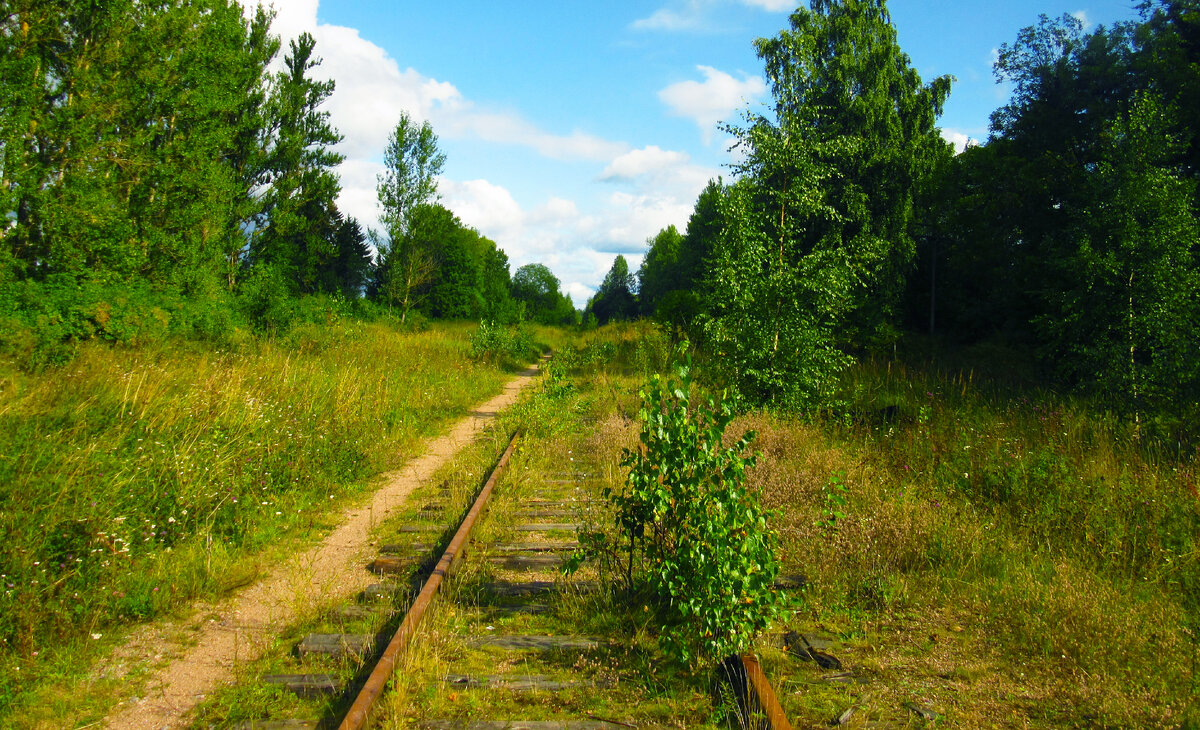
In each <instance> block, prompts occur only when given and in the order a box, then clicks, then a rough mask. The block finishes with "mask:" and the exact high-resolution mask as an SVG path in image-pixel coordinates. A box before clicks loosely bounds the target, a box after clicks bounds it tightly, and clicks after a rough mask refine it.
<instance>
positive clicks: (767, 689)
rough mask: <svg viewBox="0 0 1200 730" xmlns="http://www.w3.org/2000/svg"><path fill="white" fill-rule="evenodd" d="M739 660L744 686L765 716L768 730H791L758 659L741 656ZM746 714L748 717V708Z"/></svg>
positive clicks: (747, 655) (751, 655)
mask: <svg viewBox="0 0 1200 730" xmlns="http://www.w3.org/2000/svg"><path fill="white" fill-rule="evenodd" d="M741 659H742V666H743V667H745V669H746V685H747V686H748V687H749V688H750V691H751V693H752V694H753V695H754V699H755V700H757V702H758V707H759V709H761V710H762V712H763V715H765V716H766V721H767V727H768V728H769V730H792V724H791V723H790V722H788V719H787V716H785V715H784V714H783V708H782V707H780V706H779V700H777V699H776V698H775V691H774V690H772V689H771V683H770V682H768V681H767V675H766V674H764V673H763V670H762V665H760V664H759V663H758V657H756V656H754V655H753V654H742V656H741ZM746 714H747V715H749V708H747V713H746Z"/></svg>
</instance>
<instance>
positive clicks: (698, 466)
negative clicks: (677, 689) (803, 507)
mask: <svg viewBox="0 0 1200 730" xmlns="http://www.w3.org/2000/svg"><path fill="white" fill-rule="evenodd" d="M684 347H685V348H686V343H685V345H684ZM676 372H677V374H678V380H676V379H674V378H663V377H662V376H660V375H655V376H653V377H652V378H651V380H650V382H649V383H648V384H647V386H646V387H645V388H643V389H642V391H641V397H642V408H641V410H640V412H639V418H640V420H641V423H642V428H641V448H639V449H637V450H632V451H631V450H628V449H627V450H625V452H624V455H623V458H622V462H621V463H622V466H626V467H628V468H629V474H628V477H627V479H626V483H625V487H624V489H623V490H622V491H620V492H614V491H613V490H612V489H611V488H610V489H606V490H605V496H606V498H607V499H609V500H610V501H611V503H612V504H613V506H614V507H615V508H616V525H617V527H618V528H619V531H620V533H621V535H622V539H623V540H624V542H625V543H626V544H627V546H628V547H627V549H625V551H624V561H625V564H624V566H623V567H624V572H625V576H624V578H625V581H626V582H627V584H628V585H629V587H630V588H632V589H634V590H635V591H638V592H640V593H641V594H642V595H644V596H645V597H646V601H647V604H646V605H647V609H649V608H650V606H651V605H653V610H654V611H655V615H656V618H657V619H658V622H659V626H660V629H661V637H662V643H663V646H664V648H665V649H666V651H667V652H668V653H669V654H670V655H671V656H673V657H674V658H676V659H678V660H680V661H683V662H691V661H700V662H713V661H719V660H720V659H722V658H724V657H726V656H728V655H730V654H734V653H738V652H741V651H743V650H745V649H747V648H748V647H749V646H750V645H751V643H752V641H753V640H754V637H755V635H756V634H757V633H758V632H760V631H762V630H763V629H765V628H766V627H767V626H768V625H770V623H771V621H772V620H773V619H774V617H775V615H776V612H777V610H778V606H779V604H778V598H777V596H776V594H775V592H774V590H773V584H774V582H775V578H776V576H777V574H778V572H779V568H778V563H777V561H776V558H775V545H776V543H777V537H776V535H775V533H774V532H773V531H772V530H771V529H770V528H769V527H768V525H767V513H766V511H765V510H764V508H763V507H762V505H761V503H760V500H759V494H758V493H757V492H755V491H753V490H751V489H750V488H748V487H747V485H746V470H747V469H748V468H750V467H751V466H753V465H754V463H755V461H756V458H757V457H756V456H755V455H753V454H750V455H746V452H747V451H748V450H749V448H750V443H751V441H752V440H753V439H754V433H753V432H747V433H746V434H744V435H743V436H742V437H741V438H740V439H738V440H737V442H735V443H734V444H733V445H732V446H725V445H724V443H723V438H724V433H725V428H726V427H727V426H728V425H729V423H730V422H731V421H732V420H733V418H734V412H735V409H734V402H733V400H732V399H731V398H730V397H729V396H728V395H727V394H722V396H721V398H720V399H719V400H714V399H713V398H712V397H711V396H701V395H699V394H694V393H693V385H692V378H691V366H690V363H687V364H682V365H679V366H678V367H677V368H676ZM584 543H585V545H586V546H587V547H586V548H585V550H584V551H581V552H580V553H579V554H577V555H576V556H575V558H574V559H573V560H572V561H571V562H570V563H569V564H568V568H569V569H575V568H577V567H578V566H579V564H580V563H581V562H582V561H583V560H584V559H586V558H587V557H589V556H594V555H601V554H605V553H607V554H610V555H611V554H612V552H613V547H614V546H613V545H612V544H611V543H610V542H608V541H607V540H606V538H605V537H603V535H600V534H592V535H588V536H585V538H584Z"/></svg>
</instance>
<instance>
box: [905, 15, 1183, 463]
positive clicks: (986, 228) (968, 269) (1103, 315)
mask: <svg viewBox="0 0 1200 730" xmlns="http://www.w3.org/2000/svg"><path fill="white" fill-rule="evenodd" d="M1142 10H1143V13H1144V19H1143V21H1142V22H1140V23H1121V24H1117V25H1114V26H1112V27H1108V28H1105V27H1097V28H1096V29H1094V30H1092V31H1089V32H1085V30H1084V26H1083V24H1082V22H1081V21H1079V20H1078V19H1077V18H1074V17H1071V16H1063V17H1061V18H1057V19H1050V18H1047V17H1045V16H1042V17H1041V18H1040V20H1039V21H1038V22H1037V24H1036V25H1032V26H1030V27H1027V28H1024V29H1022V30H1021V31H1020V32H1019V33H1018V34H1017V38H1016V40H1015V41H1014V42H1013V43H1010V44H1005V45H1004V46H1002V47H1001V49H1000V54H999V57H998V59H997V63H996V68H995V71H996V75H997V77H998V78H1000V79H1003V80H1006V81H1009V82H1011V83H1012V84H1013V86H1014V93H1013V97H1012V99H1011V100H1010V101H1009V103H1007V104H1006V105H1004V106H1003V107H1001V108H1000V109H999V110H997V112H996V113H995V114H994V115H993V117H992V127H993V138H992V139H991V140H990V141H989V142H988V144H987V145H986V146H985V147H983V148H980V149H974V150H969V151H968V152H967V153H964V154H963V155H961V156H960V158H959V159H956V160H955V161H954V162H953V163H951V164H948V165H946V166H945V167H944V169H943V171H942V173H941V175H940V176H939V178H940V179H939V181H938V185H936V186H934V187H933V188H932V189H931V197H930V199H929V202H930V208H931V210H930V211H929V212H928V214H927V215H925V216H923V219H924V220H923V223H924V229H925V230H924V233H925V235H924V236H923V241H922V245H923V248H924V251H923V252H922V255H921V257H920V260H921V262H922V271H921V275H920V276H919V277H918V278H917V279H916V280H915V281H916V282H917V286H918V287H919V290H920V291H919V293H918V292H915V291H914V292H912V296H910V303H911V305H915V306H916V307H920V309H921V310H924V311H923V312H922V314H924V313H925V312H927V313H928V317H929V321H930V326H931V327H933V326H934V324H935V322H936V324H937V325H938V331H939V332H940V333H944V334H945V335H946V336H947V337H950V338H953V339H955V340H957V341H960V342H964V341H965V342H977V341H980V340H984V339H989V338H992V339H1003V340H1007V341H1010V342H1017V343H1022V344H1028V345H1030V346H1031V349H1034V350H1035V351H1036V352H1037V353H1038V355H1039V356H1040V357H1039V361H1040V362H1041V363H1042V364H1044V366H1045V368H1046V369H1047V370H1048V371H1052V372H1053V373H1054V374H1055V375H1056V376H1057V379H1058V382H1059V383H1061V384H1063V385H1065V386H1067V387H1071V388H1076V389H1078V390H1080V391H1081V392H1086V393H1089V394H1093V395H1097V396H1100V398H1101V399H1102V402H1103V404H1104V407H1106V408H1112V409H1114V410H1116V411H1119V412H1121V413H1123V414H1124V415H1125V417H1126V418H1128V419H1129V420H1130V421H1131V422H1132V423H1135V424H1139V423H1140V424H1149V425H1153V427H1154V428H1161V427H1163V426H1165V427H1166V428H1167V429H1168V430H1171V431H1174V432H1176V433H1177V434H1178V435H1179V437H1180V438H1181V439H1182V440H1184V441H1187V440H1189V439H1191V438H1192V437H1190V436H1187V435H1186V434H1185V432H1186V431H1189V430H1190V429H1189V428H1188V427H1187V426H1186V425H1185V424H1187V423H1189V422H1190V423H1194V422H1195V418H1196V414H1197V413H1198V412H1200V375H1198V374H1197V370H1196V368H1195V365H1194V363H1195V362H1196V360H1197V358H1198V357H1200V352H1198V351H1197V349H1196V347H1197V345H1196V343H1197V342H1200V329H1198V328H1200V296H1198V295H1197V292H1198V291H1200V259H1198V258H1197V255H1196V252H1197V251H1198V250H1200V244H1198V243H1197V240H1198V236H1200V225H1198V224H1197V220H1196V213H1197V207H1196V201H1197V167H1196V165H1195V161H1196V160H1197V159H1200V157H1198V156H1197V150H1198V149H1200V147H1198V146H1197V141H1198V139H1200V137H1198V136H1197V134H1196V124H1195V115H1194V114H1193V113H1191V112H1190V111H1189V110H1190V109H1192V108H1194V103H1195V100H1196V98H1198V97H1197V94H1196V92H1197V90H1198V89H1200V85H1198V84H1197V82H1196V75H1195V74H1194V73H1192V72H1188V71H1183V70H1182V69H1185V68H1191V69H1194V68H1195V67H1194V63H1195V61H1196V60H1198V59H1200V51H1198V47H1197V46H1196V44H1195V42H1194V38H1195V18H1196V16H1195V9H1194V7H1193V6H1192V4H1189V3H1175V2H1166V3H1162V4H1154V5H1152V4H1150V3H1146V4H1145V5H1143V7H1142ZM914 314H915V313H914ZM913 319H914V320H916V317H914V318H913ZM921 319H924V317H923V316H922V317H921Z"/></svg>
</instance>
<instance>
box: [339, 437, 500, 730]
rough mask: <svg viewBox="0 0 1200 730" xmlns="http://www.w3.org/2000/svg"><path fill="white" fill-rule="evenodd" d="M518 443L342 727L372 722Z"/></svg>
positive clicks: (358, 729)
mask: <svg viewBox="0 0 1200 730" xmlns="http://www.w3.org/2000/svg"><path fill="white" fill-rule="evenodd" d="M516 445H517V435H516V434H514V435H513V437H512V440H511V441H509V442H508V448H507V449H505V450H504V455H503V456H501V457H500V461H499V462H498V463H497V464H496V468H495V469H493V470H492V474H491V476H489V477H488V480H487V482H486V483H485V484H484V485H483V489H481V490H480V491H479V496H478V497H476V498H475V503H474V504H472V505H471V510H470V511H469V512H467V516H466V517H464V518H463V521H462V524H460V525H459V527H458V532H456V533H454V538H453V539H452V540H451V541H450V545H449V546H448V547H447V548H446V552H444V553H442V558H441V560H439V561H438V564H437V566H436V567H435V568H434V569H433V573H432V574H431V575H430V576H429V578H428V579H427V580H426V581H425V585H424V586H423V587H422V588H421V592H420V593H419V594H417V598H416V600H415V601H413V604H412V607H410V608H409V609H408V613H406V614H405V615H404V621H402V622H401V624H400V628H398V629H397V630H396V633H395V635H393V636H392V640H391V641H390V642H388V645H387V648H386V649H384V651H383V656H381V657H380V658H379V662H378V663H377V664H376V665H375V669H373V670H372V671H371V675H370V676H369V677H367V681H366V683H365V684H363V688H362V689H361V690H359V693H358V696H357V697H355V699H354V704H352V705H351V706H350V709H349V710H348V711H347V712H346V716H345V717H344V718H343V719H342V722H341V724H340V725H338V730H363V728H365V727H366V726H367V724H368V723H369V722H370V720H371V716H372V713H373V712H374V710H375V702H376V701H377V700H378V699H379V698H380V697H382V696H383V691H384V689H385V688H386V687H387V683H388V680H390V679H391V678H392V674H393V672H395V669H396V664H397V662H398V661H399V660H400V657H401V656H403V654H404V652H405V650H406V649H407V648H408V645H409V643H410V642H411V641H412V638H413V636H415V635H416V633H417V626H418V625H419V624H420V623H421V619H422V618H423V617H424V616H425V611H426V610H427V609H428V608H429V606H430V605H431V604H432V603H433V597H434V596H435V595H436V594H437V592H438V589H440V588H441V585H442V581H443V580H445V578H446V577H447V575H449V573H450V570H451V569H452V568H453V567H454V566H455V565H456V564H457V563H458V561H459V560H460V559H461V557H462V555H463V548H464V546H466V544H467V540H468V538H469V537H470V535H471V530H472V528H474V527H475V523H476V522H477V521H478V520H479V516H480V515H481V514H483V510H484V508H485V506H486V505H487V500H488V497H490V496H491V494H492V490H493V489H494V488H495V486H496V482H498V481H499V480H500V475H501V474H503V473H504V468H505V467H506V466H508V460H509V457H511V456H512V453H513V449H515V448H516Z"/></svg>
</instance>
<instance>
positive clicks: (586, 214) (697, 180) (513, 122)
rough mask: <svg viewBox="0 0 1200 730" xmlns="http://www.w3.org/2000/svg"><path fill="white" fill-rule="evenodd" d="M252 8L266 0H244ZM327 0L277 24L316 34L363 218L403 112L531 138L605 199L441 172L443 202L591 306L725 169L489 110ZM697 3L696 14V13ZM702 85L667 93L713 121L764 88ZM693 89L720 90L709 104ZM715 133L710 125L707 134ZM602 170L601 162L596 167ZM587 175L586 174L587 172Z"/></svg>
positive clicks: (445, 129)
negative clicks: (576, 167)
mask: <svg viewBox="0 0 1200 730" xmlns="http://www.w3.org/2000/svg"><path fill="white" fill-rule="evenodd" d="M713 1H714V0H690V2H688V3H685V4H684V5H683V6H682V7H683V8H684V10H683V12H684V14H685V15H686V14H688V13H689V12H690V13H691V15H692V16H693V17H699V15H698V13H700V12H701V11H702V10H703V9H704V7H702V6H705V7H706V6H707V5H708V4H710V3H711V2H713ZM242 2H243V3H244V4H245V5H247V6H253V5H256V0H242ZM317 8H318V0H275V9H276V12H277V15H276V20H275V24H274V26H273V29H274V31H275V32H276V33H278V34H280V35H281V37H282V38H283V42H284V46H283V49H284V50H283V51H282V52H281V53H280V59H279V60H277V62H276V63H277V64H281V59H282V56H283V55H284V54H285V53H286V49H287V41H288V40H290V39H291V38H294V37H296V36H298V35H299V34H300V33H301V32H306V31H307V32H309V33H311V34H312V35H313V37H314V38H315V39H316V41H317V43H316V55H317V56H319V57H321V59H322V63H321V65H320V66H318V67H317V69H316V72H315V75H317V76H318V77H319V78H322V79H333V80H334V81H335V82H336V87H335V89H334V92H333V94H332V96H331V97H330V98H329V99H328V100H327V101H326V103H325V105H324V107H323V109H324V110H326V111H328V112H329V114H330V121H331V123H332V124H333V126H335V127H336V128H337V129H338V131H339V132H340V133H341V134H342V135H343V136H344V140H343V141H342V142H341V143H340V144H339V145H338V151H339V152H341V153H342V154H343V155H345V156H346V160H345V162H343V163H342V165H341V166H340V167H339V169H338V173H339V175H340V178H341V182H342V194H341V196H340V197H339V199H338V205H339V207H340V208H341V210H342V211H343V212H344V213H346V214H347V215H350V216H354V217H355V218H357V219H358V220H359V221H360V222H361V223H362V224H363V226H364V227H375V228H378V225H379V224H378V203H377V200H376V196H375V185H376V178H377V176H378V174H379V173H380V172H381V171H382V170H383V165H382V162H381V160H382V157H383V149H384V147H385V146H386V143H387V138H388V136H389V134H390V133H391V131H392V129H393V128H394V125H395V123H396V120H397V119H398V118H399V116H400V113H401V112H402V111H404V112H407V113H408V114H410V115H411V116H413V117H414V118H416V119H417V120H419V121H430V122H431V123H432V124H433V126H434V129H435V130H436V131H437V133H438V135H439V136H440V137H442V138H443V139H470V140H477V141H482V142H485V143H492V144H502V145H515V146H521V147H525V148H528V149H530V150H532V151H533V152H534V153H536V154H538V155H541V156H542V157H545V158H549V159H553V160H559V161H574V162H577V163H578V162H581V163H585V166H587V165H593V166H594V167H592V170H593V172H592V173H591V175H592V176H593V177H592V181H591V185H592V186H594V189H595V190H596V195H595V197H587V194H586V193H585V194H584V197H580V198H578V199H576V200H571V199H567V198H566V197H563V196H562V194H561V193H560V194H557V195H555V194H550V195H546V196H545V197H544V198H543V199H541V200H540V201H537V202H535V203H533V204H530V203H529V202H528V201H521V200H518V199H517V197H516V196H514V195H513V194H512V192H511V191H510V189H509V188H507V187H505V185H504V184H501V183H499V182H498V181H496V180H486V179H471V180H452V179H447V178H443V179H440V180H439V190H440V192H441V196H442V203H443V204H444V205H446V207H447V208H449V209H450V210H452V211H454V212H455V214H456V215H458V216H459V218H460V219H461V220H462V221H463V222H464V223H465V224H467V225H470V226H473V227H475V228H477V229H478V230H479V231H480V232H481V233H482V234H483V235H485V236H488V237H489V238H491V239H492V240H494V241H495V242H496V243H497V244H498V245H499V246H500V247H501V248H502V249H504V250H505V252H506V253H507V254H508V255H509V259H510V262H511V266H512V269H513V270H515V269H516V268H517V267H519V266H522V265H524V264H527V263H532V262H535V261H537V262H541V263H544V264H546V265H547V266H549V267H550V268H551V270H553V271H554V272H555V274H556V275H557V276H558V277H559V278H560V280H561V281H562V286H563V290H564V291H566V292H568V293H569V294H570V295H571V296H572V298H573V299H574V300H575V302H576V303H577V304H578V305H580V306H582V305H583V303H584V302H585V301H586V299H587V297H589V296H591V294H592V292H593V291H594V289H595V287H596V286H597V285H598V284H599V283H600V280H601V279H602V278H603V277H604V274H605V272H606V271H608V269H609V267H610V266H611V265H612V260H613V256H614V255H615V254H616V253H623V254H624V255H626V257H627V258H628V259H629V261H630V266H631V267H633V268H636V267H637V265H638V263H639V262H640V260H641V256H642V254H643V253H644V250H645V240H646V238H647V237H649V236H652V235H654V234H655V233H657V232H658V231H659V230H660V229H661V228H663V227H665V226H667V225H669V224H674V225H676V226H679V227H680V228H682V227H683V226H685V225H686V223H687V218H688V215H689V214H690V213H691V210H692V206H693V205H694V202H695V199H696V196H697V195H698V194H699V193H700V191H701V190H702V189H703V187H704V185H705V184H706V183H707V181H708V180H709V178H711V177H716V176H717V175H718V174H719V171H717V170H714V169H709V168H706V167H703V166H700V165H696V164H694V163H693V162H691V160H690V158H689V156H688V155H687V154H685V153H683V152H678V151H672V150H665V149H662V148H660V147H657V146H654V145H649V146H645V147H642V148H640V149H633V148H632V146H631V145H629V144H627V143H625V142H620V141H614V140H609V139H604V138H602V137H599V136H596V135H594V134H590V133H588V132H587V131H586V130H578V129H577V130H570V131H567V132H565V133H560V132H556V131H549V130H546V129H543V128H541V127H539V126H538V125H537V124H536V123H534V122H532V121H530V120H528V119H526V118H524V117H522V116H521V115H520V114H519V113H515V112H511V111H507V110H495V109H489V108H487V107H486V106H485V105H484V104H482V103H477V102H476V101H473V100H470V99H467V98H465V97H464V96H463V94H462V93H461V92H460V91H459V89H458V88H457V87H456V86H455V85H454V84H453V83H451V82H449V81H445V80H438V79H434V78H431V77H429V76H426V75H424V74H422V73H420V72H419V71H418V70H416V69H413V68H404V69H402V68H401V67H400V65H399V64H398V63H397V61H396V60H395V59H394V58H392V57H391V56H390V55H389V54H388V52H387V51H386V50H385V49H384V48H381V47H380V46H378V45H375V44H374V43H372V42H370V41H368V40H366V39H364V38H363V37H362V36H361V35H360V34H359V32H358V31H357V30H355V29H353V28H347V27H341V26H334V25H328V24H320V23H318V21H317ZM692 11H695V12H692ZM700 70H701V71H702V72H704V73H705V77H706V78H705V81H704V82H703V83H699V82H690V83H691V86H687V85H682V86H680V88H678V89H675V90H674V91H671V90H670V89H668V90H664V92H663V93H664V94H665V95H666V96H664V97H663V99H664V101H667V100H668V99H669V100H670V101H668V103H669V104H672V105H673V106H672V108H673V109H675V110H676V111H677V113H681V114H684V115H685V116H689V117H690V118H693V119H696V120H697V123H699V124H702V125H704V124H710V125H711V123H714V122H715V120H716V119H719V118H720V116H721V115H722V114H725V113H727V112H729V111H731V110H732V109H734V108H735V107H736V106H737V105H738V104H739V103H741V100H742V97H743V96H746V95H748V94H749V95H753V94H754V93H756V90H759V89H761V88H762V83H761V82H760V81H756V80H750V79H744V80H741V81H739V80H737V79H735V78H733V77H732V76H729V75H728V74H724V73H722V72H719V71H716V70H714V69H707V68H705V67H701V69H700ZM693 94H703V95H708V96H710V97H712V96H717V97H719V98H720V99H721V100H720V101H719V102H718V103H714V101H713V100H712V99H709V100H708V102H707V103H702V102H701V101H700V100H699V99H696V98H693V97H692V96H691V95H693ZM706 134H707V133H706ZM597 171H599V172H597ZM585 174H587V173H585Z"/></svg>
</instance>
